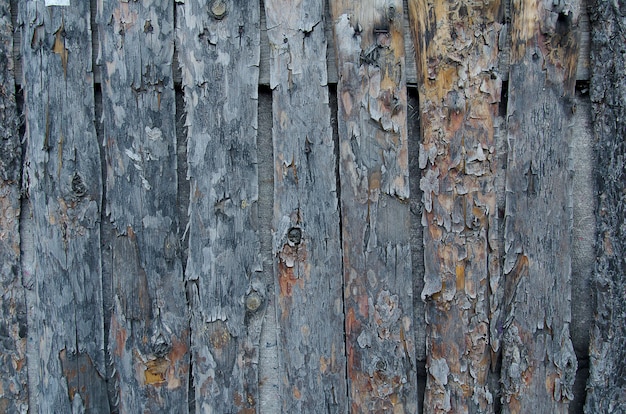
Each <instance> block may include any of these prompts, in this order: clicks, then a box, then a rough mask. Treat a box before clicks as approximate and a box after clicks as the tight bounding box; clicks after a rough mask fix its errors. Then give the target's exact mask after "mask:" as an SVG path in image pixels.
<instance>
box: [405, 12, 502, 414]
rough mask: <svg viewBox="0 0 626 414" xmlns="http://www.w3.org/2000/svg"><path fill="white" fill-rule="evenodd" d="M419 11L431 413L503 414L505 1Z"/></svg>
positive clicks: (427, 407)
mask: <svg viewBox="0 0 626 414" xmlns="http://www.w3.org/2000/svg"><path fill="white" fill-rule="evenodd" d="M409 10H410V14H411V21H412V24H413V32H414V36H413V38H414V40H415V44H416V45H418V47H417V64H418V78H419V79H420V81H419V82H418V85H419V86H418V90H419V105H420V113H421V117H420V119H421V130H422V142H421V144H420V151H419V157H420V160H419V162H420V168H422V179H421V181H420V188H421V189H422V191H423V202H424V210H423V215H422V224H423V226H424V266H425V275H424V289H423V291H422V294H421V295H422V298H423V299H424V300H425V301H426V321H427V323H428V330H427V339H426V350H427V362H426V363H427V368H428V377H427V383H426V395H425V398H424V412H427V413H443V412H455V413H471V412H481V413H487V412H493V411H494V400H495V398H494V394H493V392H492V390H491V389H490V387H489V381H488V379H489V378H488V377H489V374H490V371H491V370H490V367H491V365H492V358H491V354H492V352H493V353H494V355H495V353H496V352H497V351H498V348H499V335H498V333H497V329H495V327H496V323H495V322H497V319H498V317H497V315H498V311H499V306H498V305H499V302H500V293H501V291H502V290H501V289H499V286H500V282H499V273H500V268H499V260H500V259H499V252H498V237H497V234H498V232H497V223H496V215H497V208H496V193H495V175H496V171H497V169H496V165H497V159H496V153H495V150H496V143H495V139H494V122H495V118H496V116H497V115H498V104H499V102H500V93H501V89H502V80H501V79H500V77H499V75H498V74H497V72H496V71H495V69H496V68H497V65H498V38H499V32H500V30H501V25H500V23H499V21H500V16H499V13H500V1H499V0H494V1H490V2H481V3H472V2H457V1H434V0H431V1H426V2H422V1H417V0H411V1H410V2H409ZM490 330H491V331H492V332H493V333H494V335H490ZM493 363H494V364H495V358H493ZM468 390H470V391H468Z"/></svg>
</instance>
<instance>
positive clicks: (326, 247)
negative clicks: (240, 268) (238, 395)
mask: <svg viewBox="0 0 626 414" xmlns="http://www.w3.org/2000/svg"><path fill="white" fill-rule="evenodd" d="M265 4H266V14H267V26H268V32H267V33H268V37H269V42H270V50H271V59H270V86H271V88H272V89H273V91H272V95H273V104H272V107H273V139H274V214H275V215H274V229H275V234H274V254H275V257H276V258H275V265H274V267H275V271H276V279H277V283H276V298H277V305H278V310H277V312H278V314H277V320H278V323H279V325H280V326H281V329H280V335H279V345H280V347H281V349H280V354H279V363H280V373H279V375H280V376H281V378H280V381H279V384H281V386H282V388H281V389H280V393H279V394H280V396H281V399H282V411H283V412H285V413H291V412H316V413H321V412H328V413H331V412H332V413H345V412H346V411H347V399H346V393H347V386H346V372H345V370H346V365H345V364H346V359H345V348H344V335H343V323H344V318H343V298H342V297H343V291H342V286H343V281H342V276H341V243H340V229H339V202H338V198H337V188H336V180H337V177H336V155H335V143H334V141H333V136H332V128H331V125H330V107H329V101H328V87H327V71H326V59H325V58H326V56H325V51H326V39H325V37H324V22H323V20H322V19H323V2H322V1H318V0H311V1H303V2H302V3H299V4H298V5H297V6H295V5H291V4H290V2H286V1H284V0H267V1H266V2H265Z"/></svg>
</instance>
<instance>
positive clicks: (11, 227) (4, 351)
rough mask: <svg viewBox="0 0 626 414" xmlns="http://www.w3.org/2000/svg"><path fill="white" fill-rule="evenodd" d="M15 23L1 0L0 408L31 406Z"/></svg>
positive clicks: (17, 409)
mask: <svg viewBox="0 0 626 414" xmlns="http://www.w3.org/2000/svg"><path fill="white" fill-rule="evenodd" d="M13 70H14V66H13V25H12V24H11V10H10V7H9V1H8V0H1V1H0V211H1V212H2V213H1V214H0V292H1V293H0V335H2V341H1V342H0V411H1V412H6V413H10V412H15V413H16V412H26V411H27V410H28V377H27V368H26V330H27V326H26V322H27V321H26V298H25V297H24V289H23V287H22V269H21V266H20V226H19V223H20V222H19V218H20V187H21V183H20V180H21V175H22V174H21V170H22V148H21V146H20V131H19V128H20V119H19V117H18V114H17V106H16V102H15V93H14V91H15V78H14V72H13Z"/></svg>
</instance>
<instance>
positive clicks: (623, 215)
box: [585, 1, 626, 414]
mask: <svg viewBox="0 0 626 414" xmlns="http://www.w3.org/2000/svg"><path fill="white" fill-rule="evenodd" d="M589 11H590V14H591V16H590V17H591V26H592V29H591V33H592V35H591V45H592V46H591V56H592V58H593V60H592V68H591V73H592V76H591V92H590V96H591V102H592V120H593V136H594V138H595V139H594V142H595V143H596V154H597V155H596V156H597V166H596V175H595V178H596V185H597V190H598V210H597V218H596V220H597V231H598V232H597V239H596V257H597V259H596V266H595V277H594V279H595V280H594V282H593V283H594V295H595V303H596V312H595V323H594V326H593V327H592V328H591V345H590V360H591V367H590V375H589V380H588V382H587V401H586V405H585V412H586V413H590V414H591V413H623V412H626V383H625V380H626V347H625V346H624V344H625V343H626V320H625V317H624V315H626V278H625V277H624V274H625V272H626V264H625V263H624V257H626V234H624V231H625V230H626V227H625V220H626V193H625V192H624V188H626V161H625V160H626V142H625V141H624V137H625V136H626V104H625V102H626V82H625V81H624V75H623V73H624V66H625V65H626V56H625V55H624V53H622V52H623V50H624V44H625V43H626V17H625V16H626V13H625V10H624V6H623V4H619V6H618V4H617V3H614V2H601V1H593V2H592V6H591V8H590V9H589Z"/></svg>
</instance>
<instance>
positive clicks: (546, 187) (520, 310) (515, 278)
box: [501, 0, 579, 413]
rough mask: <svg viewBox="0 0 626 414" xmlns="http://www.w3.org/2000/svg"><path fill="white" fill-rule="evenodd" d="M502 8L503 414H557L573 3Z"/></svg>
mask: <svg viewBox="0 0 626 414" xmlns="http://www.w3.org/2000/svg"><path fill="white" fill-rule="evenodd" d="M511 6H512V7H511V17H512V21H511V23H512V32H511V33H512V37H511V39H512V42H511V44H512V49H511V66H510V73H509V100H508V111H507V126H508V136H507V141H508V144H509V148H508V161H507V173H506V174H507V176H506V213H505V215H506V217H505V230H504V231H505V234H504V239H505V260H504V266H503V272H504V279H505V297H506V299H505V304H504V306H505V312H506V314H505V320H504V325H503V344H502V378H501V382H502V393H503V397H502V398H503V412H504V413H529V412H551V413H566V412H567V411H568V405H569V401H570V400H572V399H573V393H572V387H573V385H574V379H575V374H576V367H577V360H576V355H575V354H574V348H573V345H572V342H571V340H570V332H569V325H570V321H571V309H570V280H571V277H570V276H571V245H572V241H571V237H572V198H571V197H572V182H571V168H572V166H571V165H570V150H569V137H570V135H571V131H570V128H571V127H572V125H573V113H574V110H575V108H574V105H573V102H574V101H573V99H574V83H575V79H576V78H575V72H576V60H577V53H578V39H577V24H578V17H579V3H578V2H576V1H567V2H558V3H555V2H545V3H536V2H532V1H526V0H516V1H513V2H512V5H511Z"/></svg>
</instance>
